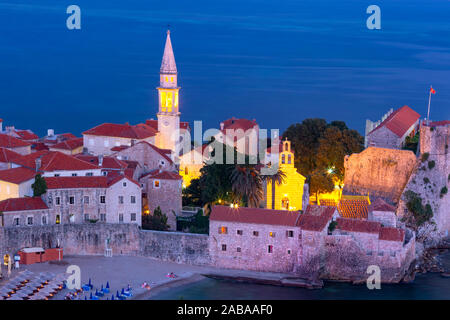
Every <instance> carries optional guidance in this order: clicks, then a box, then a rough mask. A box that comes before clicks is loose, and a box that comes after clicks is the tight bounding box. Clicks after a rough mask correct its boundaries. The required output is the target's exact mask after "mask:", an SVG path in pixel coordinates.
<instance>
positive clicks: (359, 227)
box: [336, 218, 381, 234]
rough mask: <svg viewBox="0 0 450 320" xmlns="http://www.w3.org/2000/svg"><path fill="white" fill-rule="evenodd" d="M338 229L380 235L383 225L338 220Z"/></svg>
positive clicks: (373, 222) (363, 221) (370, 222)
mask: <svg viewBox="0 0 450 320" xmlns="http://www.w3.org/2000/svg"><path fill="white" fill-rule="evenodd" d="M336 221H337V226H336V228H337V229H340V230H344V231H350V232H364V233H377V234H378V233H379V232H380V229H381V223H379V222H376V221H368V220H357V219H346V218H337V219H336Z"/></svg>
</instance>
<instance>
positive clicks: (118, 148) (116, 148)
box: [111, 146, 130, 151]
mask: <svg viewBox="0 0 450 320" xmlns="http://www.w3.org/2000/svg"><path fill="white" fill-rule="evenodd" d="M129 147H130V146H116V147H112V148H111V151H122V150H125V149H128V148H129Z"/></svg>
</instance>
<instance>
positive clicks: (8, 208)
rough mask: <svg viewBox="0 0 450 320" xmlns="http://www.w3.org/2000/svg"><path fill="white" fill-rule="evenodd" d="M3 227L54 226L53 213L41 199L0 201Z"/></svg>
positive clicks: (0, 217) (0, 223) (0, 216)
mask: <svg viewBox="0 0 450 320" xmlns="http://www.w3.org/2000/svg"><path fill="white" fill-rule="evenodd" d="M0 212H1V215H0V225H1V226H2V227H21V226H29V227H31V226H41V225H49V224H53V223H52V222H54V220H53V219H52V212H50V210H49V208H48V206H47V204H46V203H45V202H44V201H42V199H41V198H40V197H34V198H33V197H28V198H11V199H7V200H3V201H0Z"/></svg>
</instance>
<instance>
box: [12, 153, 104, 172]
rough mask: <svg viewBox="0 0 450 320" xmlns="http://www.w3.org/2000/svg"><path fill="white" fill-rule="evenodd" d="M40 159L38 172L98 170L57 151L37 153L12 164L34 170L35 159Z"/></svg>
mask: <svg viewBox="0 0 450 320" xmlns="http://www.w3.org/2000/svg"><path fill="white" fill-rule="evenodd" d="M37 158H40V159H41V167H40V169H39V170H40V171H59V170H74V171H77V170H95V169H100V168H99V167H98V166H96V165H94V164H90V163H87V162H86V161H83V160H80V159H77V158H76V157H74V156H70V155H66V154H64V153H61V152H58V151H38V152H34V153H31V154H29V155H26V156H22V157H21V158H17V159H14V161H13V162H14V163H16V164H19V165H21V166H24V167H28V168H30V169H35V168H36V159H37Z"/></svg>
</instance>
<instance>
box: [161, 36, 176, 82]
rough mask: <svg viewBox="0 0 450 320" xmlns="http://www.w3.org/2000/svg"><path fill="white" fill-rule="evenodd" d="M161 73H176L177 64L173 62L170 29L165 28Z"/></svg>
mask: <svg viewBox="0 0 450 320" xmlns="http://www.w3.org/2000/svg"><path fill="white" fill-rule="evenodd" d="M160 73H161V74H176V73H177V65H176V63H175V55H174V54H173V49H172V41H171V40H170V29H167V38H166V45H165V47H164V54H163V58H162V63H161V69H160Z"/></svg>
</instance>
